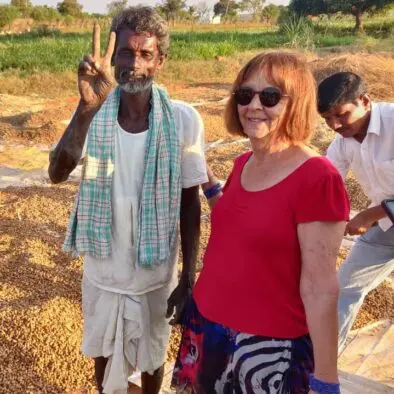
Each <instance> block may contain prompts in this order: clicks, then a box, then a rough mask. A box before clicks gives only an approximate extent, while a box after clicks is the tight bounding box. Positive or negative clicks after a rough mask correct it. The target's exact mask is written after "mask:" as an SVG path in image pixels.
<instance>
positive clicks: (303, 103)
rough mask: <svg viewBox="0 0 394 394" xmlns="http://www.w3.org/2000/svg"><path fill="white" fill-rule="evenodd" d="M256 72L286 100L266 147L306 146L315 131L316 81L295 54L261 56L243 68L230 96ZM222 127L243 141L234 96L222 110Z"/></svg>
mask: <svg viewBox="0 0 394 394" xmlns="http://www.w3.org/2000/svg"><path fill="white" fill-rule="evenodd" d="M255 72H257V73H263V74H264V77H265V79H266V80H267V81H268V82H270V83H272V85H273V86H276V87H278V88H279V89H280V90H281V91H282V93H283V94H286V95H288V96H289V97H288V99H287V100H288V103H287V105H286V108H285V112H284V114H283V116H282V119H281V120H280V123H279V126H278V127H277V128H276V130H273V131H272V132H271V133H270V135H269V141H268V145H269V146H271V147H273V146H276V145H278V144H281V143H290V144H291V145H296V144H299V143H304V142H307V141H308V140H309V139H310V137H311V136H312V134H313V132H314V130H315V127H316V120H317V97H316V82H315V78H314V77H313V74H312V72H311V70H310V69H309V67H308V65H307V63H306V61H305V60H303V59H302V58H301V57H300V56H299V55H297V54H292V53H287V52H268V53H261V54H259V55H257V56H255V57H254V58H253V59H251V60H250V61H249V62H248V63H247V64H246V65H245V66H244V67H243V68H242V70H241V71H240V72H239V74H238V76H237V78H236V79H235V82H234V84H233V87H232V90H231V93H233V92H234V91H235V90H236V89H237V88H238V87H240V86H241V85H242V84H243V83H244V82H245V81H246V80H247V79H248V78H249V77H250V76H251V75H252V74H253V73H255ZM225 123H226V127H227V130H228V131H229V132H230V133H231V134H234V135H240V136H244V137H246V134H245V133H244V131H243V128H242V125H241V122H240V120H239V116H238V108H237V103H236V102H235V100H234V95H233V94H231V95H230V99H229V101H228V103H227V106H226V109H225Z"/></svg>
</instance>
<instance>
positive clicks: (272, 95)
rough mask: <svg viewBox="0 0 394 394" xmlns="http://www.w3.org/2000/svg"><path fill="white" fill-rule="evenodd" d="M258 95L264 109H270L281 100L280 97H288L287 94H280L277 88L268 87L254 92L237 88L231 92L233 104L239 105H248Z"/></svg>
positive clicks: (249, 89)
mask: <svg viewBox="0 0 394 394" xmlns="http://www.w3.org/2000/svg"><path fill="white" fill-rule="evenodd" d="M256 94H258V95H259V99H260V103H261V105H262V106H264V107H268V108H272V107H275V105H276V104H278V103H279V101H280V100H281V99H282V97H289V96H288V95H287V94H282V92H281V91H280V90H279V89H278V88H274V87H269V88H265V89H263V90H261V91H260V92H256V91H254V90H253V89H251V88H238V89H236V90H235V91H234V92H233V95H234V98H235V102H236V103H237V104H239V105H248V104H250V102H251V101H252V100H253V97H254V96H255V95H256Z"/></svg>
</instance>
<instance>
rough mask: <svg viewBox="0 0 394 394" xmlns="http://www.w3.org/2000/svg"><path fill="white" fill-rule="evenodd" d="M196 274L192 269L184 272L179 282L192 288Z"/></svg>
mask: <svg viewBox="0 0 394 394" xmlns="http://www.w3.org/2000/svg"><path fill="white" fill-rule="evenodd" d="M195 278H196V275H195V274H194V273H192V272H190V271H186V272H182V273H181V277H180V280H179V282H180V283H181V282H182V284H183V285H184V286H187V287H190V288H192V287H193V286H194V282H195Z"/></svg>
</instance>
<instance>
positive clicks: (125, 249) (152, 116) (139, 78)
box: [49, 6, 207, 394]
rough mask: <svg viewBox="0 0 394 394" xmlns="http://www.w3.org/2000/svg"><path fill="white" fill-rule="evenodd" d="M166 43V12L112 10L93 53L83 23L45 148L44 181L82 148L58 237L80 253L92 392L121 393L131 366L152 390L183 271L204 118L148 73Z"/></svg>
mask: <svg viewBox="0 0 394 394" xmlns="http://www.w3.org/2000/svg"><path fill="white" fill-rule="evenodd" d="M168 45H169V36H168V31H167V26H166V23H165V22H164V20H163V19H162V18H161V17H160V16H159V15H158V14H157V13H156V12H155V11H154V10H153V9H152V8H149V7H142V6H140V7H133V8H129V9H127V10H125V11H122V12H121V13H119V14H118V15H117V16H116V17H115V18H114V20H113V23H112V27H111V33H110V37H109V41H108V47H107V50H106V52H105V55H104V56H103V57H102V56H101V52H100V29H99V26H98V25H95V27H94V32H93V52H92V54H91V55H89V56H85V57H84V59H83V61H82V62H81V63H80V66H79V70H78V83H79V92H80V96H81V98H80V102H79V105H78V108H77V110H76V112H75V114H74V116H73V119H72V121H71V123H70V125H69V126H68V127H67V129H66V131H65V132H64V134H63V136H62V138H61V139H60V141H59V143H58V144H57V146H56V148H55V149H54V150H53V151H52V152H51V155H50V166H49V176H50V178H51V180H52V181H53V182H54V183H58V182H62V181H65V180H66V179H67V178H68V176H69V174H70V173H71V171H72V170H73V169H74V168H75V167H76V166H77V164H78V163H79V162H80V160H81V159H82V158H83V159H84V160H83V171H82V179H81V184H80V188H79V192H78V195H77V197H76V201H75V204H74V208H73V211H72V214H71V218H70V223H69V227H68V231H67V234H66V239H65V243H64V248H65V249H66V250H71V251H73V252H74V253H76V254H79V255H83V256H84V277H83V285H82V299H83V313H84V336H83V343H82V350H83V352H84V353H85V354H86V355H87V356H90V357H94V358H95V372H96V380H97V385H98V388H99V391H100V392H104V393H113V392H115V391H116V390H121V391H119V392H122V391H123V392H126V391H127V376H128V374H129V373H131V371H132V370H133V369H135V368H139V369H140V370H141V371H142V372H143V374H142V390H143V392H144V393H149V394H150V393H158V392H159V390H160V386H161V383H162V378H163V364H164V360H165V354H166V347H167V344H168V337H169V331H170V329H169V325H168V320H167V318H170V317H171V316H172V315H173V312H174V310H175V316H174V321H175V322H178V321H179V319H180V316H181V314H182V310H183V308H184V304H185V301H186V300H187V298H188V295H189V294H190V292H191V288H192V285H193V281H194V266H195V261H196V256H197V250H198V243H199V235H200V202H199V195H198V187H199V185H200V184H202V183H204V182H206V181H207V175H206V172H207V171H206V164H205V158H204V146H203V145H204V129H203V124H202V120H201V117H200V116H199V114H198V113H197V112H196V111H195V110H194V109H193V108H192V107H190V106H189V105H187V104H185V103H183V102H179V101H173V100H170V99H169V98H168V96H167V94H166V93H165V92H164V91H163V90H162V89H160V88H159V87H157V86H156V85H155V84H154V83H153V78H154V76H155V74H156V72H157V71H158V70H159V69H160V68H161V67H162V66H163V63H164V60H165V58H166V55H167V50H168ZM112 66H114V68H115V78H114V77H113V76H112ZM115 80H116V82H117V84H118V86H117V87H116V88H115V89H113V86H114V83H115ZM178 224H180V225H179V227H180V235H181V241H182V242H181V243H182V254H183V269H182V274H181V277H180V281H179V284H178V286H176V284H177V272H176V271H177V270H176V261H177V256H178V244H179V242H178ZM167 300H168V301H167Z"/></svg>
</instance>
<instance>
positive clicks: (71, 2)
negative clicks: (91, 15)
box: [57, 0, 82, 17]
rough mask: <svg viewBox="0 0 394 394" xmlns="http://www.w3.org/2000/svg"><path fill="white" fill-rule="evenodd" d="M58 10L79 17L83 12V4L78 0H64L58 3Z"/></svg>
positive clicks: (63, 13)
mask: <svg viewBox="0 0 394 394" xmlns="http://www.w3.org/2000/svg"><path fill="white" fill-rule="evenodd" d="M57 10H58V11H59V12H60V13H61V14H62V15H70V16H73V17H79V16H81V14H82V5H81V4H79V3H78V0H63V2H61V3H58V4H57Z"/></svg>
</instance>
